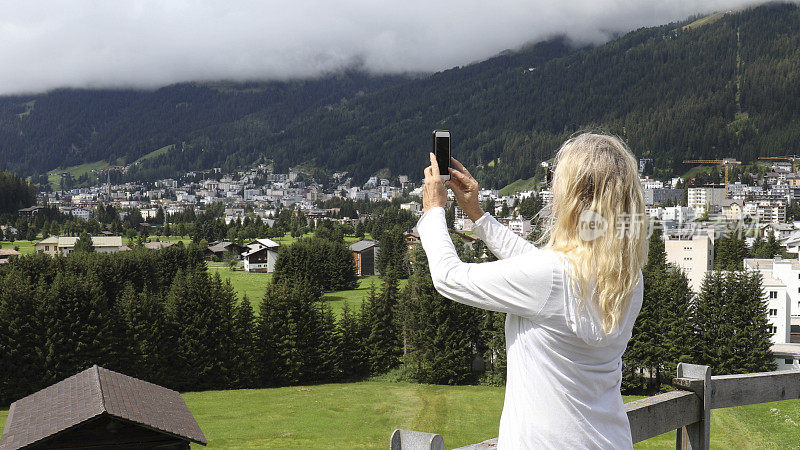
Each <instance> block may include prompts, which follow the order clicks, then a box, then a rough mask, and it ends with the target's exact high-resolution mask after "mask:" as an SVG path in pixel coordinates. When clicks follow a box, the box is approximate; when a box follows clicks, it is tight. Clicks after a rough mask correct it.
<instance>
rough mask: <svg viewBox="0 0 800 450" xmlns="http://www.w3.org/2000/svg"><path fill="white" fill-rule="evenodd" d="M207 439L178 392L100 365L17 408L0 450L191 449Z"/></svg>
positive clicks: (14, 406)
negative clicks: (193, 444)
mask: <svg viewBox="0 0 800 450" xmlns="http://www.w3.org/2000/svg"><path fill="white" fill-rule="evenodd" d="M190 442H196V443H198V444H202V445H206V443H207V441H206V437H205V435H204V434H203V431H202V430H201V429H200V426H199V425H197V422H196V421H195V420H194V417H193V416H192V413H191V412H189V408H188V407H187V406H186V403H185V402H184V401H183V397H181V395H180V394H179V393H178V392H175V391H173V390H170V389H167V388H164V387H161V386H158V385H155V384H153V383H148V382H146V381H142V380H139V379H136V378H133V377H129V376H127V375H123V374H121V373H117V372H113V371H111V370H107V369H104V368H102V367H99V366H97V365H95V366H92V367H91V368H89V369H86V370H84V371H83V372H80V373H78V374H75V375H73V376H71V377H69V378H67V379H65V380H62V381H60V382H58V383H56V384H54V385H52V386H49V387H46V388H44V389H42V390H41V391H38V392H35V393H33V394H31V395H29V396H27V397H25V398H22V399H20V400H17V401H16V402H14V403H12V404H11V409H9V411H8V419H7V420H6V425H5V428H4V430H3V436H2V438H0V450H15V449H22V448H24V449H66V448H70V449H88V448H92V449H97V448H126V449H146V448H148V449H150V448H159V449H170V450H172V449H188V448H189V443H190Z"/></svg>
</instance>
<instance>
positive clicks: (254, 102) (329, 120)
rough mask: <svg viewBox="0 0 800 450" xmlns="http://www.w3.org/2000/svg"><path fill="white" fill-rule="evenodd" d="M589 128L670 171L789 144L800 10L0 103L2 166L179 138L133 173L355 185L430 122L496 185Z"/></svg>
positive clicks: (94, 156)
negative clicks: (265, 163)
mask: <svg viewBox="0 0 800 450" xmlns="http://www.w3.org/2000/svg"><path fill="white" fill-rule="evenodd" d="M687 25H688V26H687ZM265 86H266V87H265ZM357 91H362V92H364V95H355V93H356V92H357ZM342 97H346V98H347V99H348V100H347V101H339V100H340V99H341V98H342ZM34 100H35V103H30V102H31V101H34ZM26 102H28V103H26ZM586 127H600V128H602V129H604V130H606V131H610V132H613V133H617V134H620V135H621V136H623V137H624V138H625V139H627V141H628V143H629V144H630V146H631V147H632V149H633V150H634V152H635V153H636V154H637V155H639V156H645V157H652V158H653V159H654V160H655V168H656V171H661V172H662V173H666V172H667V171H669V172H672V171H675V170H677V171H682V169H684V167H682V164H681V161H682V160H683V159H686V158H711V157H735V158H739V159H740V160H743V161H750V160H753V159H755V158H756V157H757V156H759V155H783V154H793V153H796V151H797V150H798V148H799V147H800V9H799V8H798V6H797V5H794V4H767V5H762V6H759V7H756V8H753V9H748V10H745V11H741V12H733V13H727V14H719V15H716V16H713V17H712V18H711V19H710V20H703V21H699V22H695V23H692V21H691V20H687V21H686V22H683V23H678V24H669V25H664V26H660V27H654V28H643V29H640V30H636V31H633V32H631V33H628V34H626V35H624V36H622V37H620V38H618V39H616V40H613V41H611V42H609V43H607V44H605V45H602V46H598V47H594V48H580V49H577V48H574V47H573V46H571V45H570V44H569V43H568V42H566V41H565V40H564V39H558V38H556V39H553V40H550V41H547V42H542V43H539V44H536V45H532V46H528V47H526V48H523V49H521V50H518V51H508V52H504V53H503V54H501V55H498V56H497V57H494V58H491V59H489V60H486V61H483V62H480V63H476V64H471V65H468V66H465V67H459V68H453V69H450V70H447V71H444V72H440V73H436V74H432V75H429V76H424V77H419V78H415V79H409V78H407V77H406V78H403V77H378V78H372V77H367V76H364V75H358V74H355V73H350V74H347V75H343V76H341V77H339V78H326V79H322V80H316V81H303V82H300V81H298V82H292V83H253V84H252V85H223V87H222V88H221V87H219V86H214V85H207V84H206V85H202V84H186V85H178V86H171V87H168V88H164V89H160V90H157V91H154V92H147V93H143V92H134V91H74V90H64V91H56V92H53V93H50V94H46V95H39V96H21V97H13V98H0V168H10V169H14V170H18V171H20V172H22V173H25V174H29V173H31V172H33V171H39V172H42V171H45V170H48V169H51V168H53V167H56V166H66V165H70V164H77V163H80V162H87V161H94V160H98V159H106V160H109V161H113V160H114V159H116V158H120V157H123V158H124V159H125V161H127V162H130V161H132V160H134V159H136V158H137V157H139V156H141V155H143V154H146V153H147V152H149V151H152V150H154V149H156V148H159V147H161V146H163V145H167V144H172V143H185V145H178V146H176V148H175V150H172V151H171V152H170V153H168V154H166V155H163V156H160V157H157V158H151V159H149V160H147V161H146V162H144V163H142V164H141V165H139V166H137V169H136V170H134V171H132V172H131V174H130V175H131V176H138V177H146V178H149V177H152V176H165V175H167V174H170V173H172V174H174V173H176V172H177V171H179V170H183V169H191V168H204V167H210V166H224V167H227V168H233V167H236V166H240V165H245V164H250V163H252V162H255V161H257V160H271V161H273V162H274V163H275V165H276V168H278V169H286V168H288V167H291V166H294V165H297V164H301V163H306V164H310V165H315V166H318V167H323V168H327V169H331V170H349V171H351V172H352V173H353V174H354V175H355V176H356V177H357V179H363V178H365V177H366V176H369V175H372V174H374V173H377V172H382V173H384V174H387V175H389V174H391V175H397V174H410V175H412V176H413V175H414V174H418V173H420V171H421V169H422V167H423V166H424V165H426V164H427V158H426V157H425V156H424V152H425V151H426V150H427V149H428V146H429V145H430V141H429V140H430V137H429V134H430V131H431V130H432V129H434V128H446V129H450V130H451V131H452V134H453V154H454V156H456V157H459V158H460V159H461V160H462V161H463V162H466V163H468V164H470V165H473V166H478V167H479V169H478V170H476V172H477V173H478V175H479V176H480V178H481V179H482V181H483V182H484V183H485V184H486V185H490V186H495V187H500V186H503V185H505V184H507V183H509V182H511V181H513V180H515V179H518V178H527V177H530V176H532V175H533V174H534V173H535V170H536V167H537V166H538V163H539V162H540V161H541V160H542V159H546V158H549V157H551V156H552V155H553V153H554V151H555V150H556V148H557V147H558V144H559V143H560V142H562V141H563V140H564V139H565V137H567V136H569V135H570V134H571V133H573V132H575V131H577V130H580V129H583V128H586ZM414 155H419V157H415V156H414Z"/></svg>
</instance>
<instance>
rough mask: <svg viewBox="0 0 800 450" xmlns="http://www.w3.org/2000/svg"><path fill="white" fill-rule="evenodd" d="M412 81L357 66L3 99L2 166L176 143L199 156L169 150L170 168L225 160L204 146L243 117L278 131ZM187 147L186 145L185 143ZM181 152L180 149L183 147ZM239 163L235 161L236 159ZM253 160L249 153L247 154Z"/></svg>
mask: <svg viewBox="0 0 800 450" xmlns="http://www.w3.org/2000/svg"><path fill="white" fill-rule="evenodd" d="M409 79H411V77H409V76H404V75H388V76H369V75H367V74H364V73H359V72H356V71H347V72H344V73H341V74H335V75H329V76H325V77H321V78H319V79H312V80H297V81H286V82H280V81H275V82H251V83H232V82H216V83H182V84H177V85H172V86H168V87H164V88H161V89H157V90H154V91H137V90H86V89H59V90H56V91H52V92H49V93H46V94H40V95H28V96H5V97H2V96H0V167H2V168H7V169H10V170H13V171H16V172H20V173H23V174H26V175H30V174H35V173H44V172H47V171H49V170H51V169H54V168H57V167H66V166H71V165H76V164H81V163H86V162H94V161H100V160H105V161H108V162H109V163H111V164H129V163H131V162H133V161H135V160H136V159H137V158H139V157H141V156H143V155H145V154H147V153H150V152H152V151H153V150H156V149H158V148H161V147H163V146H166V145H170V144H182V143H184V142H186V144H187V145H188V144H190V143H191V144H196V145H198V148H197V150H198V153H199V156H198V155H193V156H192V157H191V158H180V157H178V158H177V161H176V155H174V154H173V155H170V158H169V159H168V160H170V161H171V163H170V164H169V165H168V167H167V168H166V169H167V170H166V173H170V174H171V173H172V172H174V171H175V170H176V169H192V168H194V169H199V168H206V167H211V166H212V165H213V166H219V165H222V163H223V162H225V161H226V156H227V155H226V151H225V148H217V147H210V146H205V147H204V146H203V144H204V137H206V136H212V137H214V138H215V139H219V138H221V131H220V130H223V129H225V127H226V126H231V125H230V124H231V123H233V122H235V121H237V120H242V122H243V123H252V124H258V125H257V126H258V128H259V129H260V130H261V133H265V134H273V133H275V134H277V133H280V132H281V131H282V130H283V129H284V128H285V127H287V126H289V125H290V124H291V123H292V122H293V121H297V120H301V119H302V118H303V117H304V116H306V115H308V114H310V113H311V112H313V111H315V110H316V109H317V108H320V107H327V106H328V105H331V104H338V103H343V102H347V101H350V100H352V99H354V98H356V97H358V96H361V95H364V94H366V93H369V92H372V91H375V90H379V89H381V88H385V87H387V86H391V85H394V84H397V83H399V82H403V81H407V80H409ZM177 147H179V150H180V149H183V148H185V147H186V146H185V145H178V146H177ZM179 150H178V151H176V153H180V151H179ZM233 159H234V161H232V162H231V164H234V165H235V164H237V163H238V162H236V161H235V158H233ZM245 160H246V162H250V158H245Z"/></svg>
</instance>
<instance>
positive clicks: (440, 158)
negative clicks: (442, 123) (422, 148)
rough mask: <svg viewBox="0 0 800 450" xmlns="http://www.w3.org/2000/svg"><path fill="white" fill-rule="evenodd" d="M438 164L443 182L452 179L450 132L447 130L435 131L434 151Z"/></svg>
mask: <svg viewBox="0 0 800 450" xmlns="http://www.w3.org/2000/svg"><path fill="white" fill-rule="evenodd" d="M431 152H433V154H434V155H436V163H437V164H438V165H439V176H440V177H441V178H442V180H443V181H447V180H449V179H450V171H449V170H447V169H448V168H449V167H450V132H449V131H447V130H433V149H432V150H431Z"/></svg>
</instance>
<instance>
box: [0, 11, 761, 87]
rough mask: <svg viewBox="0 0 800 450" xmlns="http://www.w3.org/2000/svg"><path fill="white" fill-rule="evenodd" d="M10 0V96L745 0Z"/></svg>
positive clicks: (236, 75) (278, 75) (407, 49)
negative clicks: (391, 0)
mask: <svg viewBox="0 0 800 450" xmlns="http://www.w3.org/2000/svg"><path fill="white" fill-rule="evenodd" d="M392 3H394V4H395V6H389V5H390V3H389V2H386V1H380V0H363V1H361V0H321V1H317V0H289V1H236V0H218V1H207V0H196V1H188V0H162V1H147V0H142V1H126V0H100V1H82V0H72V1H63V0H53V1H40V0H29V1H16V0H0V95H2V94H14V93H21V92H39V91H44V90H48V89H52V88H57V87H92V88H100V87H130V86H134V87H145V88H152V87H158V86H163V85H167V84H170V83H175V82H179V81H189V80H210V79H232V80H249V79H285V78H292V77H308V76H314V75H318V74H320V73H323V72H329V71H334V70H337V69H340V68H342V67H346V66H351V65H353V64H361V65H362V66H363V67H364V68H365V69H368V70H370V71H373V72H406V71H414V72H416V71H436V70H441V69H446V68H449V67H453V66H458V65H464V64H468V63H470V62H473V61H477V60H481V59H485V58H487V57H490V56H492V55H494V54H497V53H498V52H500V51H502V50H505V49H508V48H517V47H519V46H520V45H522V44H524V43H526V42H531V41H536V40H541V39H544V38H547V37H549V36H552V35H553V34H559V33H564V34H567V35H569V36H570V37H571V38H573V39H575V40H576V41H580V42H595V43H599V42H603V41H605V40H607V39H608V35H609V33H610V32H624V31H630V30H633V29H636V28H639V27H644V26H652V25H659V24H663V23H667V22H671V21H675V20H682V19H684V18H686V17H688V16H690V15H692V14H698V13H708V12H711V11H720V10H722V11H724V10H729V9H735V8H740V7H742V6H743V5H747V4H752V3H753V2H752V1H744V0H627V1H624V0H560V1H559V0H556V1H553V0H528V1H523V0H483V1H477V0H444V1H438V2H437V1H431V0H425V1H421V0H400V1H395V2H392Z"/></svg>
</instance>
